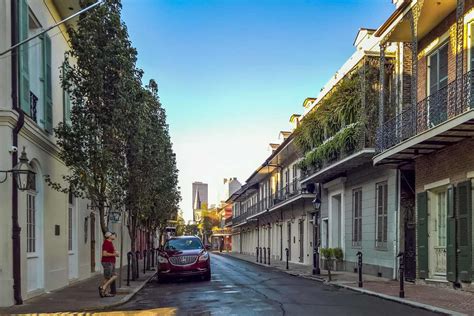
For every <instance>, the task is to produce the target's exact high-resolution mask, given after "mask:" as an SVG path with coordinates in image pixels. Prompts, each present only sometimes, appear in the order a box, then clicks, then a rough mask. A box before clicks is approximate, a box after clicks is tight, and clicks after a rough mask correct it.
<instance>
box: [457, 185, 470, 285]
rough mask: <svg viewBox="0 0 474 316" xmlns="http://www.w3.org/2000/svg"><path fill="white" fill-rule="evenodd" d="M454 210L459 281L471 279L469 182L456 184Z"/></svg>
mask: <svg viewBox="0 0 474 316" xmlns="http://www.w3.org/2000/svg"><path fill="white" fill-rule="evenodd" d="M456 210H457V214H458V222H457V225H458V226H457V228H458V229H457V233H458V234H457V235H458V267H459V280H461V281H464V282H470V281H471V279H472V257H471V254H472V250H471V245H472V233H471V232H472V196H471V181H466V182H462V183H460V184H458V186H457V188H456Z"/></svg>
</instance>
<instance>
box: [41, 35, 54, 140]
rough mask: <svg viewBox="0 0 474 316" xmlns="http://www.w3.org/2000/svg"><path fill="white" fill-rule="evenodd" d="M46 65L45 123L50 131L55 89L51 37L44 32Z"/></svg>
mask: <svg viewBox="0 0 474 316" xmlns="http://www.w3.org/2000/svg"><path fill="white" fill-rule="evenodd" d="M43 58H44V59H43V67H44V77H45V82H44V101H45V102H44V124H45V126H44V127H45V129H46V131H48V132H49V133H51V132H52V130H53V91H52V83H51V38H50V37H49V36H48V34H44V40H43Z"/></svg>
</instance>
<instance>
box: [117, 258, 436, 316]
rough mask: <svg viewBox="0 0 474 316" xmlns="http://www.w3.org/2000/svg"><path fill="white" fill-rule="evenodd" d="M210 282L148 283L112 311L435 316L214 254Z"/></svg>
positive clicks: (201, 313) (194, 313) (196, 280)
mask: <svg viewBox="0 0 474 316" xmlns="http://www.w3.org/2000/svg"><path fill="white" fill-rule="evenodd" d="M211 263H212V279H211V281H210V282H206V281H201V280H199V279H192V280H189V279H188V280H179V281H174V282H166V283H158V282H156V281H152V282H150V283H148V285H147V286H145V287H144V288H143V289H142V290H141V291H140V292H139V293H137V295H136V296H135V297H134V298H133V299H132V300H131V301H129V302H128V303H127V304H125V305H122V306H120V307H117V308H116V309H114V310H120V311H137V310H151V309H156V308H173V309H175V310H176V311H177V314H179V315H365V316H368V315H383V316H388V315H433V313H431V312H428V311H425V310H421V309H417V308H413V307H410V306H407V305H403V304H399V303H395V302H391V301H387V300H384V299H380V298H377V297H373V296H369V295H365V294H360V293H356V292H353V291H350V290H345V289H340V288H338V287H335V286H331V285H325V284H323V283H320V282H317V281H313V280H307V279H303V278H299V277H295V276H291V275H289V274H286V273H284V272H281V271H277V270H275V269H272V268H266V267H262V266H258V265H255V264H252V263H249V262H245V261H241V260H238V259H234V258H230V257H226V256H221V255H217V254H213V255H212V257H211Z"/></svg>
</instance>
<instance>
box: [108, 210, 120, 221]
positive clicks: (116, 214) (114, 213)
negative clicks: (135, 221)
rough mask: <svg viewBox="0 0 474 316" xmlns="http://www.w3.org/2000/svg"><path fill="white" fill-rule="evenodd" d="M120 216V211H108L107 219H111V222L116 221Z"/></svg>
mask: <svg viewBox="0 0 474 316" xmlns="http://www.w3.org/2000/svg"><path fill="white" fill-rule="evenodd" d="M121 216H122V213H121V212H119V211H110V212H109V219H110V220H111V221H112V223H118V222H119V221H120V217H121Z"/></svg>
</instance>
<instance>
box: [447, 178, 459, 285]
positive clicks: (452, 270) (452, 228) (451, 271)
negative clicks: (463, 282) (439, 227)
mask: <svg viewBox="0 0 474 316" xmlns="http://www.w3.org/2000/svg"><path fill="white" fill-rule="evenodd" d="M447 200H448V209H447V211H448V212H447V213H448V214H447V215H448V216H447V225H446V230H447V232H446V237H447V238H446V239H447V240H446V272H447V279H448V281H450V282H456V280H457V275H456V261H457V260H456V259H457V253H456V214H455V211H454V188H453V187H452V186H450V187H449V188H448V197H447Z"/></svg>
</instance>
